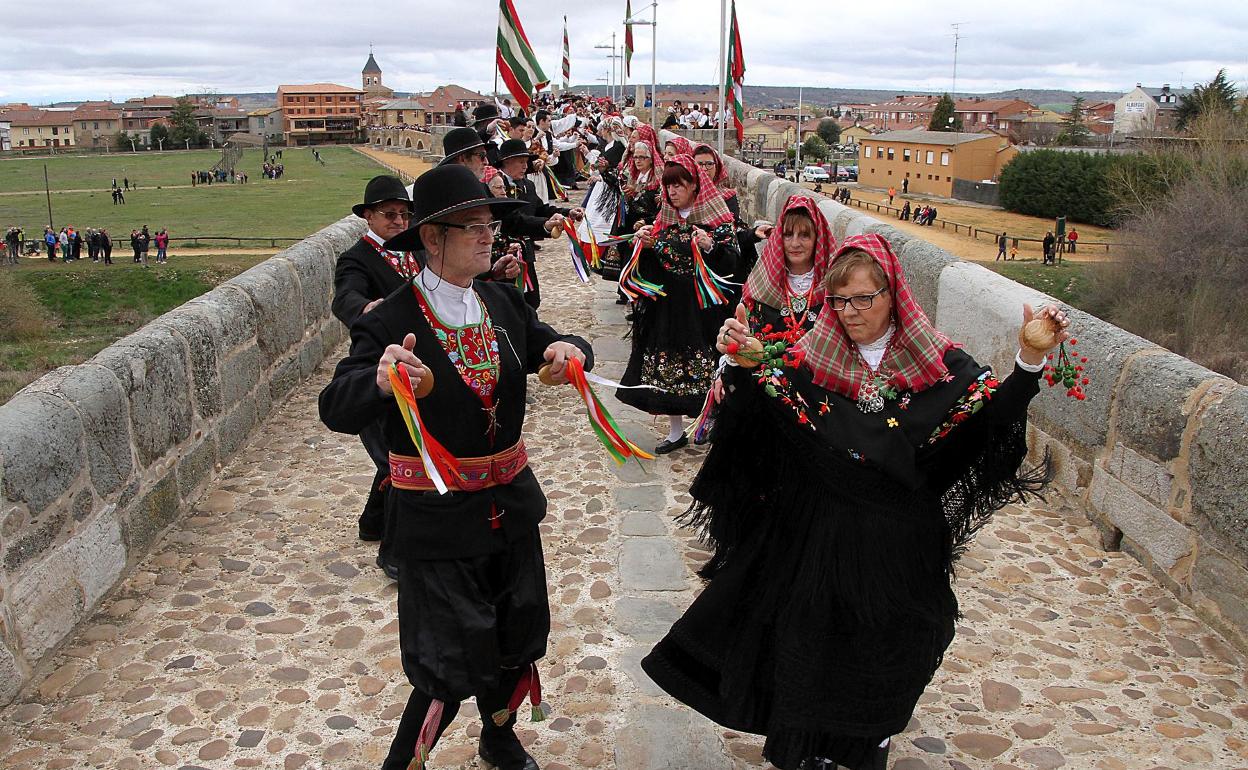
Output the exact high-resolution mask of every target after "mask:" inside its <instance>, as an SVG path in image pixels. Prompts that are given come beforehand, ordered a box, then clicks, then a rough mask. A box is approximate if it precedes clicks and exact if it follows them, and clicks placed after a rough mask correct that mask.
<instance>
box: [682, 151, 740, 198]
mask: <svg viewBox="0 0 1248 770" xmlns="http://www.w3.org/2000/svg"><path fill="white" fill-rule="evenodd" d="M708 152H709V153H710V154H711V157H712V158H714V159H715V175H714V177H713V178H712V180H711V181H713V182H714V183H715V184H716V185H717V186H718V187H719V191H720V192H721V193H723V195H724V197H725V198H731V197H732V196H734V195H736V194H737V190H736V188H735V187H733V186H732V185H730V184H728V167H727V166H725V165H724V159H723V158H721V157H719V153H718V152H716V151H715V148H714V147H712V146H710V145H709V144H706V143H705V142H703V143H702V144H699V145H698V146H696V147H694V148H693V154H694V155H697V154H698V153H704V154H705V153H708Z"/></svg>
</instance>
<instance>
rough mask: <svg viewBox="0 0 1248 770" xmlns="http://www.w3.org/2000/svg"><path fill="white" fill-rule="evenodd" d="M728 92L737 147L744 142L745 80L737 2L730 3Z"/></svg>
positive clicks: (734, 0) (726, 74)
mask: <svg viewBox="0 0 1248 770" xmlns="http://www.w3.org/2000/svg"><path fill="white" fill-rule="evenodd" d="M725 76H726V77H727V81H728V89H727V90H728V91H729V92H731V93H732V119H733V122H734V123H735V124H736V129H737V145H738V146H740V145H741V143H742V142H744V141H745V122H744V121H745V100H744V98H743V97H742V90H743V81H744V79H745V56H744V53H743V52H742V50H741V28H740V27H738V26H737V2H736V0H733V2H732V21H731V23H730V24H729V27H728V71H727V72H726V73H725Z"/></svg>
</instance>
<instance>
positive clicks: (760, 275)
mask: <svg viewBox="0 0 1248 770" xmlns="http://www.w3.org/2000/svg"><path fill="white" fill-rule="evenodd" d="M794 209H801V210H802V211H804V212H806V216H808V217H810V221H811V223H812V224H813V225H814V227H815V252H814V258H815V268H814V269H815V275H814V283H813V284H812V286H811V290H810V306H811V307H812V308H815V307H819V306H820V305H822V304H823V295H824V293H825V292H824V286H823V278H824V276H825V275H827V274H828V267H829V265H831V264H832V252H833V250H834V249H835V248H836V239H835V238H833V237H832V229H831V228H830V227H828V220H827V219H825V218H824V216H823V213H822V212H820V211H819V206H818V204H816V203H815V200H814V199H813V198H808V197H807V196H805V195H794V196H792V197H790V198H789V199H788V200H787V201H786V202H785V204H784V211H782V212H780V221H778V222H776V226H775V227H774V228H773V229H772V231H771V235H770V236H768V238H767V243H766V244H765V245H764V246H763V254H762V256H761V257H759V258H758V261H757V262H755V263H754V269H753V270H751V271H750V277H749V278H748V279H746V282H745V292H744V293H743V295H742V299H744V300H747V301H753V302H761V303H763V304H764V305H770V306H771V307H774V308H779V307H782V306H783V305H784V298H785V296H786V295H787V293H788V290H789V286H788V271H787V269H786V267H785V261H784V219H785V217H787V216H788V215H789V212H790V211H793V210H794Z"/></svg>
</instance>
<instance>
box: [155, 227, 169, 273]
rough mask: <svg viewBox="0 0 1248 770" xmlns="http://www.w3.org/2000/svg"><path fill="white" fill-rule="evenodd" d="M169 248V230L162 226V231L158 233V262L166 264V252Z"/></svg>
mask: <svg viewBox="0 0 1248 770" xmlns="http://www.w3.org/2000/svg"><path fill="white" fill-rule="evenodd" d="M168 249H169V232H168V231H167V230H165V228H163V227H162V228H160V232H158V233H156V262H157V263H158V264H161V265H163V264H165V261H166V252H167V251H168Z"/></svg>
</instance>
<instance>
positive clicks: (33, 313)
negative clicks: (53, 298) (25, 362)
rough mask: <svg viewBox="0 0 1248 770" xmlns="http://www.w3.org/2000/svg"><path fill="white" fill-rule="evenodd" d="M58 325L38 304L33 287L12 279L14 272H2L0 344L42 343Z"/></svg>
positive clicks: (0, 281)
mask: <svg viewBox="0 0 1248 770" xmlns="http://www.w3.org/2000/svg"><path fill="white" fill-rule="evenodd" d="M55 325H56V319H55V318H50V317H49V315H48V313H47V311H46V310H44V308H43V306H42V305H40V304H39V298H38V297H37V296H36V295H35V292H34V291H33V290H31V288H30V286H28V285H26V284H25V283H23V282H21V281H19V280H18V279H17V278H16V277H15V276H14V275H13V269H12V268H9V269H7V270H3V271H0V340H3V341H5V342H25V341H27V340H35V339H42V338H43V337H46V336H47V335H48V331H49V330H50V329H51V328H52V327H54V326H55Z"/></svg>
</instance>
